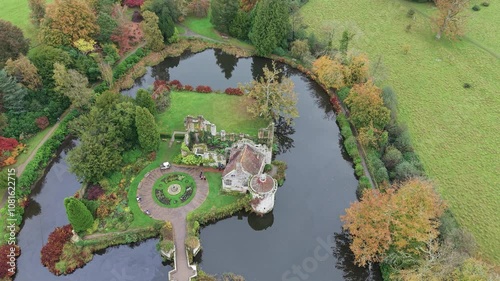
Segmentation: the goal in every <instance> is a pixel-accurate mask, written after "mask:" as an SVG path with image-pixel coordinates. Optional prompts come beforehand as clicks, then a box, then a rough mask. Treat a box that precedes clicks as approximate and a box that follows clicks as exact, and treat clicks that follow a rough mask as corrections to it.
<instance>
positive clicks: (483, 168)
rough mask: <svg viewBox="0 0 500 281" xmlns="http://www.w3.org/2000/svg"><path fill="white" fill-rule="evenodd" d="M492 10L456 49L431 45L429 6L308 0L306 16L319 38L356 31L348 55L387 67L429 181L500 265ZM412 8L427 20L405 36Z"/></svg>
mask: <svg viewBox="0 0 500 281" xmlns="http://www.w3.org/2000/svg"><path fill="white" fill-rule="evenodd" d="M475 2H479V1H475ZM490 3H491V5H490V7H483V8H482V9H481V11H479V12H474V13H473V12H472V11H470V12H469V13H470V14H471V18H470V21H469V25H468V27H469V32H468V33H467V37H466V38H465V40H462V41H456V42H450V41H448V40H441V41H436V40H435V39H434V33H433V32H432V27H431V24H430V20H429V16H431V15H432V13H434V12H435V8H433V7H432V6H429V5H426V4H424V5H416V4H413V3H408V2H406V1H399V0H374V1H362V0H337V1H331V0H310V1H309V2H308V3H307V4H306V5H305V6H304V7H303V8H302V14H303V16H304V19H305V21H306V23H307V24H308V26H309V27H310V31H314V32H316V33H317V34H319V35H320V36H321V34H322V30H323V29H324V27H325V24H331V25H332V26H334V27H336V29H335V31H336V37H337V38H338V37H340V35H341V33H342V31H343V30H344V28H345V27H348V28H349V29H351V30H353V31H355V32H356V36H355V38H354V39H353V42H352V44H351V45H350V47H351V48H353V49H356V50H361V51H363V52H366V53H367V54H368V55H369V57H370V59H371V61H372V62H375V61H377V60H378V59H379V58H380V59H381V60H382V62H383V64H384V65H385V68H386V70H387V71H386V72H387V76H388V78H387V79H386V80H385V83H384V84H386V85H391V86H392V87H393V88H394V89H395V91H396V93H397V95H398V100H399V107H400V118H401V119H402V120H403V121H405V122H406V123H407V124H408V127H409V129H410V132H411V134H412V138H413V141H414V144H415V147H416V150H417V152H418V154H419V155H420V156H421V158H422V160H423V162H424V165H425V168H426V171H427V173H428V174H429V176H430V177H431V178H432V179H433V180H434V182H435V184H436V186H437V189H438V191H439V192H440V193H441V195H442V196H443V198H444V199H445V200H446V201H447V203H448V205H449V207H450V208H451V210H452V211H453V213H454V214H455V216H456V218H457V220H458V222H459V223H460V224H461V225H462V226H464V227H466V228H467V229H468V230H470V231H471V232H472V233H473V234H474V236H475V237H476V239H477V241H478V243H479V246H480V248H481V250H482V253H484V254H485V256H486V257H487V258H489V259H490V260H494V261H496V262H500V239H498V236H499V235H500V216H498V210H500V189H499V188H498V187H499V186H500V173H499V171H500V156H499V155H500V142H499V140H500V130H498V122H499V120H500V95H499V94H500V91H499V89H500V79H499V77H500V60H499V59H498V58H497V57H496V56H495V55H494V54H495V53H500V50H499V46H500V44H499V42H500V33H499V32H498V31H496V30H497V25H496V24H495V23H496V22H498V21H499V20H500V19H499V15H500V3H498V2H490ZM410 7H417V9H418V10H419V11H420V12H422V13H424V14H425V15H421V14H419V13H417V16H416V20H415V22H414V23H413V26H412V28H411V31H410V32H406V31H405V27H406V26H407V25H408V24H410V22H411V21H412V20H411V19H410V18H408V17H407V16H406V13H407V11H408V10H409V8H410ZM375 11H376V12H375ZM329 30H331V28H330V29H329ZM469 38H470V39H469ZM471 40H472V41H473V42H472V41H471ZM404 49H406V50H408V53H407V54H405V52H404V51H403V50H404ZM486 50H487V51H486ZM464 83H469V84H471V85H472V88H469V89H465V88H464V87H463V85H464Z"/></svg>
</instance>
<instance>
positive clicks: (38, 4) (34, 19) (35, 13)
mask: <svg viewBox="0 0 500 281" xmlns="http://www.w3.org/2000/svg"><path fill="white" fill-rule="evenodd" d="M28 4H29V7H30V10H31V12H30V19H31V23H32V24H33V25H34V26H35V27H39V26H40V22H41V21H42V19H43V17H44V16H45V4H46V3H45V0H29V1H28Z"/></svg>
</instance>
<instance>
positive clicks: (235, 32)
mask: <svg viewBox="0 0 500 281" xmlns="http://www.w3.org/2000/svg"><path fill="white" fill-rule="evenodd" d="M251 28H252V13H247V12H244V11H239V12H238V14H236V17H235V18H234V20H233V22H232V24H231V26H230V27H229V35H231V36H233V37H236V38H238V39H241V40H247V39H248V33H250V29H251Z"/></svg>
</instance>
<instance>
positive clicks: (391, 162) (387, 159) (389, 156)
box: [382, 146, 403, 170]
mask: <svg viewBox="0 0 500 281" xmlns="http://www.w3.org/2000/svg"><path fill="white" fill-rule="evenodd" d="M401 160H403V154H402V153H401V151H399V150H398V149H397V148H395V147H393V146H389V147H388V148H386V149H385V153H384V156H382V161H384V164H385V166H386V167H387V169H389V170H393V169H394V168H395V167H396V166H397V165H398V164H399V163H400V162H401Z"/></svg>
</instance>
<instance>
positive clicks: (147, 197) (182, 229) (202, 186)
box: [137, 165, 209, 281]
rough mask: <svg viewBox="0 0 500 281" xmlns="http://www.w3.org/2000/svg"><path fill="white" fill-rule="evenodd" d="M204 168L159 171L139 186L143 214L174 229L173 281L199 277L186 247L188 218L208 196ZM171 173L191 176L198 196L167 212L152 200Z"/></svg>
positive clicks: (150, 174)
mask: <svg viewBox="0 0 500 281" xmlns="http://www.w3.org/2000/svg"><path fill="white" fill-rule="evenodd" d="M201 171H202V169H201V168H198V167H181V166H175V165H174V166H172V167H171V168H170V169H166V170H160V168H157V169H155V170H153V171H151V172H149V173H147V174H146V176H145V177H144V179H142V181H141V182H140V183H139V188H138V189H137V195H138V196H139V197H141V202H140V203H139V206H140V207H141V209H142V210H143V211H146V210H148V211H149V212H150V213H151V217H152V218H154V219H157V220H162V221H169V222H171V223H172V226H173V228H174V240H175V241H174V244H175V267H174V270H172V271H170V272H169V278H170V280H175V281H189V280H191V278H192V277H194V276H196V274H197V271H196V266H195V265H190V264H189V260H188V255H187V251H186V246H185V243H184V241H185V239H186V238H187V229H186V227H187V222H186V217H187V214H188V213H189V212H191V211H193V210H194V209H196V208H198V207H199V206H201V204H203V202H204V201H205V199H206V198H207V196H208V191H209V189H208V182H207V181H206V180H201V179H200V178H199V175H200V172H201ZM172 172H181V173H186V174H189V175H190V176H192V177H193V179H194V180H195V182H196V193H195V195H194V198H193V199H192V200H191V202H189V203H188V204H187V205H184V206H182V207H178V208H165V207H161V206H159V205H158V204H157V203H156V202H155V201H154V199H153V186H154V184H155V182H156V180H158V179H159V178H161V177H162V176H163V175H164V174H167V173H172Z"/></svg>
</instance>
